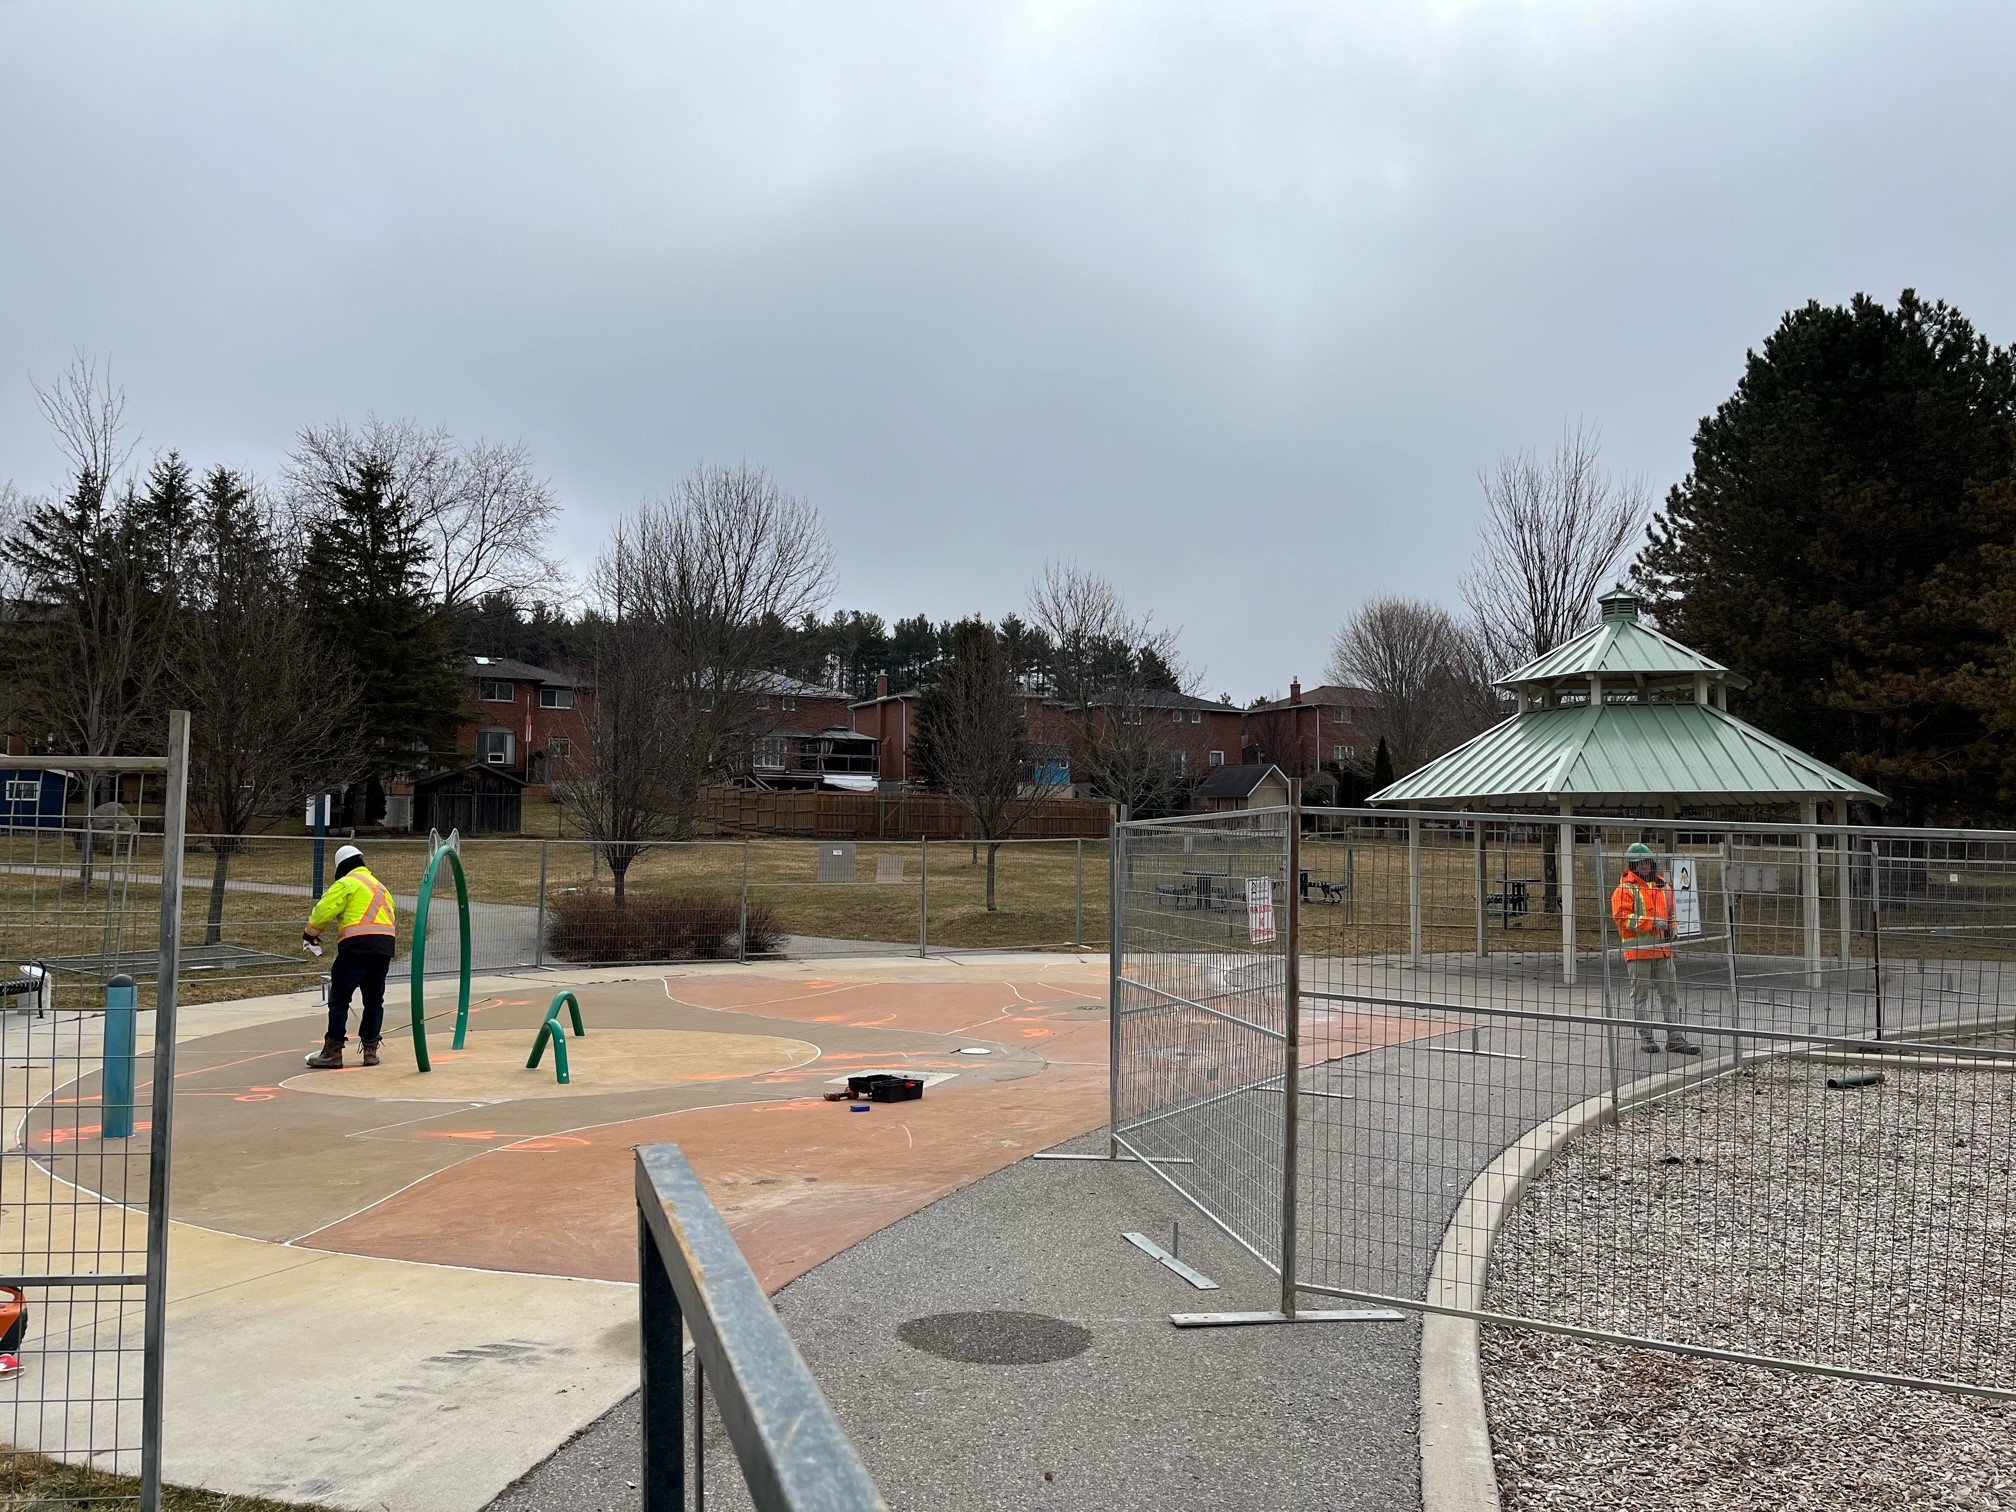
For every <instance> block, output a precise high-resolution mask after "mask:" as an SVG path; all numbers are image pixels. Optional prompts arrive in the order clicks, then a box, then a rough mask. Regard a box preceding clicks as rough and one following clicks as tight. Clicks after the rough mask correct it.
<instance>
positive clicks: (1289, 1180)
mask: <svg viewBox="0 0 2016 1512" xmlns="http://www.w3.org/2000/svg"><path fill="white" fill-rule="evenodd" d="M1416 823H1417V827H1416V828H1415V830H1414V833H1415V834H1416V835H1417V836H1418V835H1419V833H1420V831H1419V828H1418V821H1417V822H1416ZM1285 861H1286V864H1287V869H1288V872H1287V876H1286V877H1285V878H1284V879H1283V880H1284V882H1285V883H1286V891H1287V893H1288V898H1287V903H1288V919H1287V924H1288V928H1287V931H1286V934H1285V941H1286V950H1287V958H1286V960H1285V961H1284V962H1283V964H1284V965H1285V966H1286V968H1287V970H1286V972H1285V974H1284V980H1283V987H1284V988H1285V998H1286V1002H1285V1004H1284V1006H1285V1009H1286V1014H1287V1021H1286V1022H1285V1023H1284V1024H1283V1026H1282V1027H1283V1028H1284V1029H1285V1030H1286V1031H1287V1041H1286V1044H1285V1046H1284V1048H1283V1061H1284V1065H1283V1067H1282V1082H1281V1316H1282V1317H1284V1318H1293V1317H1294V1316H1295V1262H1296V1255H1295V1229H1296V1221H1297V1220H1296V1198H1297V1191H1298V1187H1299V1185H1300V1181H1299V1178H1300V1175H1301V1151H1300V1143H1301V1133H1302V1128H1301V1125H1302V899H1301V891H1302V889H1301V888H1299V887H1298V886H1296V883H1297V882H1298V881H1300V880H1301V875H1302V873H1301V866H1302V779H1301V778H1300V777H1291V778H1289V779H1288V854H1287V856H1286V857H1285ZM1416 861H1417V863H1418V861H1419V852H1418V851H1417V852H1416ZM1414 875H1415V878H1416V886H1417V887H1418V886H1419V880H1418V879H1419V877H1420V868H1419V866H1418V864H1417V865H1416V868H1415V872H1414ZM1417 896H1418V894H1417Z"/></svg>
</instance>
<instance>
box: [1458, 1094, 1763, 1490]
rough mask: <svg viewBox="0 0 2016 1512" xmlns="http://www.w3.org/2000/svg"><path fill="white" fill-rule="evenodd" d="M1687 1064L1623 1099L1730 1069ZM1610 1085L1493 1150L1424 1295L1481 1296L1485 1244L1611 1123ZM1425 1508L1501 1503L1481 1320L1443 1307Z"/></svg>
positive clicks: (1478, 1301)
mask: <svg viewBox="0 0 2016 1512" xmlns="http://www.w3.org/2000/svg"><path fill="white" fill-rule="evenodd" d="M1735 1065H1736V1062H1735V1061H1734V1060H1733V1059H1731V1060H1728V1061H1726V1062H1723V1063H1721V1064H1720V1065H1719V1067H1717V1068H1714V1069H1713V1070H1712V1072H1711V1068H1710V1067H1707V1066H1703V1067H1690V1068H1685V1069H1682V1070H1677V1071H1662V1072H1659V1073H1657V1074H1655V1075H1652V1076H1645V1077H1640V1078H1639V1079H1638V1080H1637V1081H1634V1082H1632V1083H1630V1084H1629V1085H1628V1086H1625V1087H1621V1088H1619V1089H1618V1093H1617V1102H1618V1106H1619V1107H1620V1108H1628V1107H1631V1106H1633V1105H1634V1104H1637V1103H1641V1102H1645V1101H1647V1100H1649V1099H1651V1098H1655V1097H1658V1096H1660V1095H1661V1094H1662V1093H1665V1092H1667V1091H1670V1090H1673V1089H1676V1088H1678V1087H1681V1086H1686V1085H1698V1084H1699V1083H1701V1082H1703V1081H1706V1080H1708V1079H1709V1075H1704V1073H1710V1074H1712V1075H1715V1076H1719V1075H1723V1074H1726V1072H1728V1071H1730V1070H1733V1069H1735ZM1611 1118H1612V1113H1611V1101H1610V1094H1609V1093H1608V1092H1601V1093H1598V1094H1597V1095H1596V1096H1594V1097H1590V1098H1585V1099H1583V1101H1581V1102H1579V1103H1576V1104H1575V1105H1574V1106H1573V1107H1571V1108H1569V1109H1567V1110H1566V1111H1565V1112H1562V1113H1557V1114H1555V1115H1554V1117H1552V1118H1550V1119H1548V1120H1547V1121H1546V1122H1545V1123H1542V1124H1536V1125H1535V1126H1534V1127H1533V1128H1531V1129H1529V1130H1528V1131H1527V1132H1526V1133H1525V1134H1523V1135H1522V1136H1520V1138H1518V1139H1517V1140H1515V1141H1514V1142H1513V1143H1511V1144H1509V1145H1507V1146H1506V1147H1505V1148H1504V1149H1503V1150H1502V1151H1500V1152H1499V1155H1498V1158H1497V1159H1496V1160H1494V1161H1492V1162H1491V1164H1490V1165H1488V1166H1486V1167H1485V1168H1484V1169H1483V1171H1482V1172H1480V1173H1479V1174H1478V1177H1477V1179H1476V1180H1475V1181H1473V1182H1471V1183H1470V1187H1469V1190H1468V1191H1466V1192H1464V1194H1463V1197H1462V1200H1461V1201H1459V1202H1458V1203H1457V1204H1456V1211H1455V1213H1454V1214H1453V1215H1451V1217H1450V1219H1449V1226H1448V1227H1447V1228H1446V1229H1444V1230H1443V1231H1442V1244H1441V1247H1440V1248H1439V1249H1437V1250H1436V1252H1435V1264H1434V1267H1433V1268H1432V1269H1431V1270H1430V1271H1429V1273H1428V1291H1427V1295H1426V1298H1425V1300H1426V1301H1427V1302H1428V1303H1429V1305H1430V1306H1433V1307H1451V1308H1467V1309H1473V1310H1474V1309H1477V1308H1480V1307H1481V1306H1482V1305H1483V1301H1484V1282H1485V1277H1486V1274H1487V1272H1488V1271H1489V1268H1490V1264H1491V1246H1492V1244H1493V1242H1495V1241H1496V1239H1497V1237H1498V1230H1499V1229H1500V1227H1502V1226H1503V1224H1504V1222H1505V1216H1506V1214H1508V1213H1510V1212H1511V1211H1512V1209H1513V1207H1514V1206H1515V1205H1516V1204H1517V1203H1518V1201H1519V1199H1520V1198H1521V1197H1523V1196H1524V1195H1525V1194H1526V1189H1527V1188H1528V1187H1530V1186H1531V1185H1532V1184H1533V1182H1534V1180H1535V1179H1536V1178H1537V1177H1538V1176H1539V1175H1540V1173H1541V1172H1542V1171H1544V1170H1545V1169H1546V1168H1547V1162H1548V1161H1550V1160H1552V1159H1553V1158H1554V1156H1555V1155H1556V1154H1557V1153H1558V1152H1559V1151H1560V1149H1561V1148H1562V1147H1563V1146H1564V1145H1566V1144H1567V1143H1568V1141H1569V1140H1571V1139H1573V1138H1574V1137H1575V1136H1576V1135H1578V1134H1580V1133H1581V1132H1582V1131H1583V1130H1585V1129H1588V1128H1591V1127H1593V1126H1595V1125H1598V1124H1604V1123H1608V1122H1610V1120H1611ZM1420 1439H1421V1508H1422V1512H1497V1509H1498V1507H1499V1500H1498V1472H1497V1470H1496V1468H1495V1466H1494V1465H1493V1464H1492V1459H1491V1426H1490V1422H1489V1420H1488V1418H1487V1417H1486V1414H1485V1409H1484V1371H1483V1366H1482V1362H1481V1361H1480V1360H1479V1358H1478V1353H1477V1324H1476V1323H1475V1322H1473V1321H1472V1320H1471V1319H1469V1318H1462V1317H1456V1316H1453V1315H1451V1314H1448V1313H1436V1312H1424V1313H1423V1314H1422V1315H1421V1418H1420Z"/></svg>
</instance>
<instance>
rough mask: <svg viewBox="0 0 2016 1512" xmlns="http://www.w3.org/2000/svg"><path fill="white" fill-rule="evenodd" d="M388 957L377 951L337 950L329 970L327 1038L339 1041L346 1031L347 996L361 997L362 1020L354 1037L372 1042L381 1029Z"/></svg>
mask: <svg viewBox="0 0 2016 1512" xmlns="http://www.w3.org/2000/svg"><path fill="white" fill-rule="evenodd" d="M391 969H392V957H391V956H389V955H384V954H381V953H380V952H378V951H375V950H372V951H364V950H343V949H338V950H337V952H336V959H335V960H334V961H333V962H332V963H330V966H329V1038H331V1039H342V1038H343V1037H344V1035H345V1034H347V1033H348V1032H349V1027H350V994H351V993H353V992H356V991H357V990H358V989H360V988H361V989H363V993H364V1017H363V1018H362V1019H360V1020H359V1021H358V1024H357V1037H358V1038H359V1039H367V1040H375V1039H377V1038H378V1037H379V1031H380V1030H382V1029H383V1028H384V1027H385V973H386V972H388V971H390V970H391Z"/></svg>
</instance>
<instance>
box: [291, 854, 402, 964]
mask: <svg viewBox="0 0 2016 1512" xmlns="http://www.w3.org/2000/svg"><path fill="white" fill-rule="evenodd" d="M331 924H334V925H335V926H336V943H337V946H338V947H339V948H340V947H341V946H342V944H343V942H344V941H345V940H354V939H358V938H360V937H362V936H364V935H393V934H396V933H398V931H397V930H396V928H395V927H394V924H393V908H392V894H390V893H389V892H387V891H386V890H385V884H384V883H382V882H380V881H379V880H378V879H377V878H376V877H374V876H372V875H371V872H370V870H369V869H368V868H367V867H362V866H353V867H351V868H350V870H349V871H348V872H346V873H345V874H344V875H342V876H341V877H338V878H337V879H336V880H335V881H334V882H332V883H330V884H329V891H327V892H325V893H324V894H322V900H321V901H320V902H319V903H317V904H316V905H315V909H314V912H312V913H310V914H309V915H308V928H307V930H306V931H305V932H306V933H308V934H311V935H314V936H315V937H316V938H317V939H318V940H319V939H320V938H321V937H322V931H323V930H324V929H326V928H328V927H329V926H330V925H331Z"/></svg>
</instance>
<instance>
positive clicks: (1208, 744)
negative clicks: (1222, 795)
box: [1087, 692, 1246, 782]
mask: <svg viewBox="0 0 2016 1512" xmlns="http://www.w3.org/2000/svg"><path fill="white" fill-rule="evenodd" d="M1087 713H1088V715H1089V717H1091V718H1092V719H1094V720H1097V721H1101V722H1104V721H1109V720H1113V719H1120V720H1125V721H1128V722H1131V723H1135V724H1145V723H1147V722H1148V721H1151V720H1152V721H1154V723H1155V724H1157V725H1162V726H1166V727H1167V728H1166V730H1162V731H1158V732H1156V738H1157V741H1158V743H1166V746H1167V748H1168V750H1169V751H1170V752H1171V753H1172V754H1174V755H1175V757H1176V758H1177V761H1178V763H1179V764H1180V765H1181V767H1182V770H1183V775H1184V776H1185V777H1187V778H1188V779H1189V780H1190V781H1192V782H1197V781H1201V780H1202V779H1203V778H1204V777H1205V776H1206V775H1207V774H1209V773H1210V771H1211V770H1212V768H1214V767H1221V766H1227V765H1237V763H1238V761H1239V759H1240V753H1241V751H1242V750H1243V749H1244V748H1245V736H1246V716H1245V714H1244V713H1243V712H1242V711H1241V710H1239V709H1235V708H1233V707H1232V706H1231V705H1229V704H1222V703H1213V702H1212V701H1211V700H1210V699H1208V698H1196V697H1193V696H1192V695H1191V694H1188V693H1160V692H1158V693H1129V694H1127V695H1125V696H1124V697H1119V698H1112V699H1105V698H1098V699H1094V700H1093V701H1092V706H1091V708H1090V709H1089V710H1088V711H1087Z"/></svg>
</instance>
